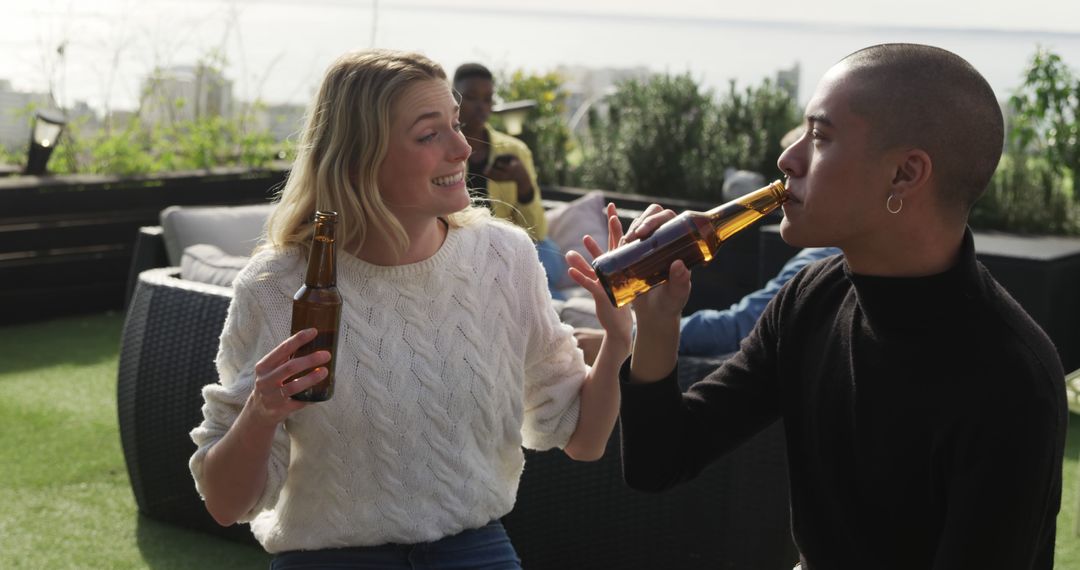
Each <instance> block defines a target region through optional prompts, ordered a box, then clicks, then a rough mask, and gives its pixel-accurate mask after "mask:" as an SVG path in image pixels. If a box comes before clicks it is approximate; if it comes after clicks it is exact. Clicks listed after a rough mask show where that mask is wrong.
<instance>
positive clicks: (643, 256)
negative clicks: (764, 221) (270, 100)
mask: <svg viewBox="0 0 1080 570" xmlns="http://www.w3.org/2000/svg"><path fill="white" fill-rule="evenodd" d="M787 199H788V194H787V190H786V189H785V188H784V183H783V182H781V181H779V180H777V181H776V182H773V183H772V184H769V185H768V186H765V187H764V188H760V189H758V190H755V191H753V192H751V193H749V194H746V195H745V196H742V197H741V198H737V199H735V200H732V201H730V202H728V203H726V204H722V205H720V206H717V207H716V208H713V209H712V210H709V211H708V212H693V211H687V212H683V213H681V214H679V215H678V216H676V217H675V218H673V219H671V220H669V221H668V222H667V223H665V224H664V225H662V226H660V227H659V228H656V231H655V232H653V234H652V235H651V236H649V237H647V238H645V239H643V240H640V241H635V242H631V243H629V244H626V245H623V246H621V247H619V248H617V249H614V250H611V251H609V252H607V253H605V254H603V255H601V256H600V257H597V258H596V260H594V261H593V264H592V267H593V270H594V271H596V275H597V277H598V278H599V279H600V283H601V284H602V285H603V286H604V291H606V292H607V295H608V298H609V299H611V302H612V303H613V304H614V305H615V306H616V307H622V306H623V305H625V304H627V303H629V302H630V301H632V300H634V298H635V297H637V296H638V295H640V294H642V293H644V292H646V291H648V290H649V289H652V288H653V287H656V286H657V285H659V284H661V283H664V282H665V281H667V280H668V270H669V269H670V268H671V264H672V262H674V261H675V260H676V259H681V260H683V263H685V264H686V266H687V267H694V266H695V265H700V264H704V263H708V262H709V261H712V259H713V257H714V256H715V255H716V250H717V249H719V248H720V246H721V245H723V244H724V242H725V241H727V239H728V238H729V237H731V236H732V235H734V234H736V233H737V232H739V231H740V230H742V229H743V228H745V227H747V226H749V225H750V224H752V223H754V222H756V221H757V220H759V219H761V218H762V217H763V216H765V215H766V214H768V213H769V212H771V211H773V210H775V209H776V208H777V207H779V206H780V205H781V204H783V203H784V202H785V201H786V200H787Z"/></svg>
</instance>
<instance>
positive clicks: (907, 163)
mask: <svg viewBox="0 0 1080 570" xmlns="http://www.w3.org/2000/svg"><path fill="white" fill-rule="evenodd" d="M933 171H934V165H933V162H932V161H931V160H930V155H928V154H926V151H924V150H922V149H919V148H912V149H908V150H905V151H903V152H901V153H900V154H899V156H898V157H897V160H896V172H895V174H894V175H893V180H892V193H893V195H895V196H896V197H897V198H905V197H907V196H910V195H911V194H913V193H916V192H918V191H920V190H922V189H923V188H925V187H926V186H928V182H930V175H931V174H932V173H933Z"/></svg>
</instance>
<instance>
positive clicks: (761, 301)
mask: <svg viewBox="0 0 1080 570" xmlns="http://www.w3.org/2000/svg"><path fill="white" fill-rule="evenodd" d="M838 253H840V250H839V249H836V248H834V247H812V248H806V249H803V250H801V251H800V252H799V253H797V254H795V256H794V257H792V258H791V259H789V260H788V262H787V263H786V264H784V267H782V268H781V269H780V273H778V274H776V277H773V278H772V279H770V280H769V282H768V283H766V284H765V286H764V287H762V288H761V289H758V290H757V291H754V292H753V293H750V294H748V295H746V296H745V297H743V298H742V299H740V300H739V302H738V303H735V304H734V305H732V306H731V307H730V308H728V309H725V310H723V311H718V310H715V309H702V310H700V311H697V312H695V313H694V314H692V315H690V316H688V317H683V318H682V322H681V323H680V324H679V354H686V355H693V356H719V355H721V354H728V353H731V352H735V351H736V350H739V343H740V342H742V339H743V338H745V337H746V335H748V334H750V331H751V330H753V328H754V325H755V324H757V321H758V317H760V316H761V313H762V312H763V311H765V306H766V305H768V304H769V301H771V300H772V298H773V297H774V296H775V295H776V292H777V291H779V290H780V288H781V287H783V286H784V284H785V283H787V282H788V281H790V280H791V278H792V277H794V276H795V274H796V273H798V272H799V271H800V270H802V268H803V267H806V266H807V265H808V264H810V263H811V262H814V261H817V260H819V259H824V258H826V257H830V256H832V255H836V254H838Z"/></svg>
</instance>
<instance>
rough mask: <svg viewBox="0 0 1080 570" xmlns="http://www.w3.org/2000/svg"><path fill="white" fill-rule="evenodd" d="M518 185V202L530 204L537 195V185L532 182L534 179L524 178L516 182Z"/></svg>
mask: <svg viewBox="0 0 1080 570" xmlns="http://www.w3.org/2000/svg"><path fill="white" fill-rule="evenodd" d="M515 184H516V185H517V198H518V203H521V204H528V203H529V202H532V201H533V198H535V197H536V186H535V185H534V184H533V183H532V179H530V178H527V177H526V178H524V179H522V180H517V181H516V182H515Z"/></svg>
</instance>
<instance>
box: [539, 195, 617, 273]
mask: <svg viewBox="0 0 1080 570" xmlns="http://www.w3.org/2000/svg"><path fill="white" fill-rule="evenodd" d="M606 205H607V202H606V201H605V200H604V193H603V192H601V191H599V190H593V191H591V192H589V193H588V194H585V195H584V196H582V197H580V198H578V199H576V200H573V201H570V202H566V203H565V204H560V205H558V206H555V207H554V208H552V209H550V210H548V211H547V214H546V216H547V223H548V238H550V239H551V241H553V242H555V245H557V246H559V249H560V250H562V251H563V252H564V253H566V252H569V251H570V250H574V251H576V252H578V253H580V254H581V255H582V256H583V257H584V258H585V259H587V260H589V261H592V256H591V255H589V252H588V251H587V250H586V249H585V246H584V245H582V243H581V238H582V237H584V236H585V235H591V236H592V237H593V238H594V239H596V241H597V242H598V243H599V244H600V247H604V246H606V245H607V238H608V231H607V216H606V215H605V214H604V207H605V206H606ZM555 285H556V287H557V288H558V289H565V288H568V287H574V286H576V285H577V284H576V283H574V280H573V279H571V278H570V276H569V275H565V274H564V275H562V276H560V277H559V279H558V281H557V282H556V284H555Z"/></svg>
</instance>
